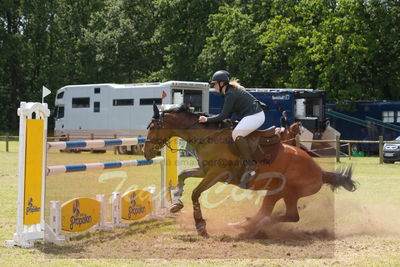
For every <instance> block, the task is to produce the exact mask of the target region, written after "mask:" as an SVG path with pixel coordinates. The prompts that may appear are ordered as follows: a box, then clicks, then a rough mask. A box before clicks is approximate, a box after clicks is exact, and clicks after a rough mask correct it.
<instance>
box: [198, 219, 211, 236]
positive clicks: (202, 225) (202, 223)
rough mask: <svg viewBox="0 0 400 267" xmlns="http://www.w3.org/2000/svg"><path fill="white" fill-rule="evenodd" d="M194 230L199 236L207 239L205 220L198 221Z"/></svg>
mask: <svg viewBox="0 0 400 267" xmlns="http://www.w3.org/2000/svg"><path fill="white" fill-rule="evenodd" d="M196 230H197V233H198V234H199V235H200V236H202V237H205V238H208V237H209V235H208V233H207V230H206V221H205V220H200V221H198V222H196Z"/></svg>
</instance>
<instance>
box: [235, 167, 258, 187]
mask: <svg viewBox="0 0 400 267" xmlns="http://www.w3.org/2000/svg"><path fill="white" fill-rule="evenodd" d="M255 175H256V171H245V172H244V173H243V175H242V177H240V183H239V186H240V187H241V188H243V189H246V188H247V187H246V185H247V184H248V183H249V182H250V180H251V179H253V178H254V176H255Z"/></svg>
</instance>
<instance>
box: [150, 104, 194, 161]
mask: <svg viewBox="0 0 400 267" xmlns="http://www.w3.org/2000/svg"><path fill="white" fill-rule="evenodd" d="M153 111H154V114H153V118H152V120H151V122H150V124H149V126H148V127H147V129H148V130H149V132H148V134H147V139H146V142H145V145H144V156H145V158H146V159H152V158H154V157H155V156H156V155H157V151H158V150H160V149H161V148H163V147H164V146H165V145H166V144H167V143H168V140H169V139H170V138H171V137H173V136H180V132H182V131H180V130H182V129H187V128H190V126H191V125H193V124H194V123H197V116H193V114H190V112H188V111H187V108H185V107H184V106H181V107H179V108H173V109H170V110H166V111H163V112H161V113H160V111H159V109H158V107H157V105H155V104H154V105H153Z"/></svg>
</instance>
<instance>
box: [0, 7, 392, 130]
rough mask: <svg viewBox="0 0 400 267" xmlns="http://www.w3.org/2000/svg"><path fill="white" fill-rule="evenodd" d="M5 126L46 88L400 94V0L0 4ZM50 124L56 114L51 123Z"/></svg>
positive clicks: (341, 96)
mask: <svg viewBox="0 0 400 267" xmlns="http://www.w3.org/2000/svg"><path fill="white" fill-rule="evenodd" d="M0 10H1V11H0V66H1V67H0V107H1V108H2V110H3V112H2V113H1V114H0V122H1V125H2V126H1V127H0V128H1V129H4V130H15V129H17V127H18V120H17V116H16V109H17V108H18V105H19V102H20V101H40V100H41V88H42V85H45V86H47V87H48V88H50V89H52V90H53V94H52V96H50V97H49V98H48V102H49V103H50V107H52V105H53V99H54V96H55V91H56V90H57V89H58V88H60V87H62V86H65V85H67V84H82V83H106V82H115V83H132V82H150V81H166V80H189V81H208V80H209V78H210V76H211V74H212V73H213V72H214V71H215V70H218V69H227V70H228V71H230V72H231V74H232V75H233V76H234V77H236V78H239V79H240V81H241V82H242V83H243V84H244V85H245V86H246V87H278V88H282V87H295V88H314V89H324V90H327V91H328V98H329V101H336V102H340V101H344V100H350V101H353V100H375V99H387V100H400V2H399V1H398V0H385V1H381V0H355V1H350V0H321V1H320V0H318V1H317V0H301V1H298V0H296V1H295V0H258V1H256V0H225V1H216V0H194V1H183V0H143V1H138V0H133V1H128V0H115V1H111V0H87V1H83V0H75V1H68V0H49V1H39V0H30V1H11V0H4V1H2V2H1V3H0ZM50 121H52V120H50Z"/></svg>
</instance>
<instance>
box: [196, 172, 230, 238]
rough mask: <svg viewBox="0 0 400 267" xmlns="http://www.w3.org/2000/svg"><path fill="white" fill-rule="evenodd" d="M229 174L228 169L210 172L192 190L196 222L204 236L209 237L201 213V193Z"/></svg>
mask: <svg viewBox="0 0 400 267" xmlns="http://www.w3.org/2000/svg"><path fill="white" fill-rule="evenodd" d="M219 172H220V173H219ZM228 175H229V172H228V171H218V172H215V171H212V172H208V173H207V175H206V177H204V180H203V181H201V182H200V184H199V185H198V186H197V187H196V188H195V189H194V190H193V192H192V202H193V217H194V222H195V224H196V230H197V233H198V234H199V235H201V236H203V237H208V233H207V229H206V221H205V220H204V219H203V215H202V213H201V207H200V202H199V198H200V195H201V193H203V192H204V191H206V190H207V189H209V188H210V187H211V186H213V185H215V184H216V183H217V182H218V181H221V180H222V179H226V177H227V176H228Z"/></svg>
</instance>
